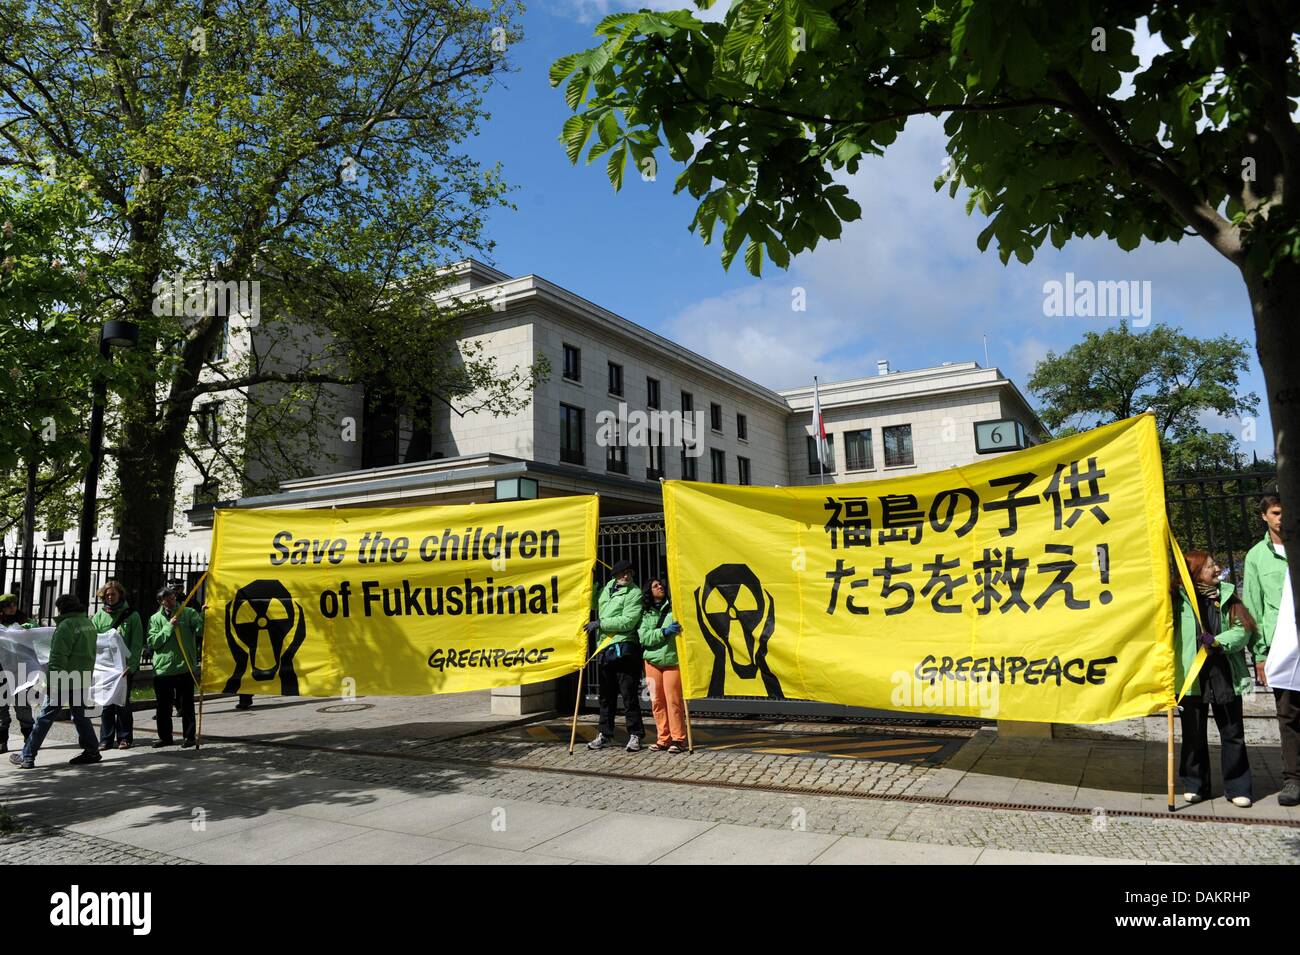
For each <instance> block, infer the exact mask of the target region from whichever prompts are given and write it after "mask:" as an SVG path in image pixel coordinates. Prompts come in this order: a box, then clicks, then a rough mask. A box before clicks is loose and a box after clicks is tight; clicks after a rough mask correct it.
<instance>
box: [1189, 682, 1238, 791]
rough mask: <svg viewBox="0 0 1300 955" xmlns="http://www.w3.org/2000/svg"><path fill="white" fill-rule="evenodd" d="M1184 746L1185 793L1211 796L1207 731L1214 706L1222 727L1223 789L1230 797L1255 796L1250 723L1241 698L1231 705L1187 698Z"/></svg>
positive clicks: (1192, 697) (1220, 730)
mask: <svg viewBox="0 0 1300 955" xmlns="http://www.w3.org/2000/svg"><path fill="white" fill-rule="evenodd" d="M1182 705H1183V716H1182V720H1183V745H1182V747H1181V750H1182V751H1181V753H1180V754H1179V769H1178V772H1179V775H1180V776H1181V777H1182V781H1183V792H1185V793H1196V794H1197V795H1198V796H1200V797H1201V798H1202V799H1209V798H1210V739H1209V734H1208V733H1207V728H1208V725H1209V713H1210V709H1211V708H1213V710H1214V723H1215V725H1216V726H1218V727H1219V750H1220V752H1219V756H1220V760H1221V765H1222V770H1223V791H1224V794H1225V795H1226V796H1227V797H1228V798H1229V799H1233V798H1236V797H1237V796H1246V797H1247V798H1251V799H1253V798H1254V795H1253V794H1254V790H1253V788H1252V787H1251V781H1250V760H1249V759H1248V758H1247V757H1246V724H1245V720H1244V719H1243V717H1242V712H1241V697H1237V698H1236V699H1234V700H1233V701H1232V702H1231V703H1229V704H1228V705H1227V706H1219V705H1217V704H1208V703H1205V702H1204V701H1203V700H1202V699H1201V698H1200V697H1199V696H1185V697H1183V704H1182Z"/></svg>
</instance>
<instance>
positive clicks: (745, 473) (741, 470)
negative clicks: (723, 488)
mask: <svg viewBox="0 0 1300 955" xmlns="http://www.w3.org/2000/svg"><path fill="white" fill-rule="evenodd" d="M736 483H737V484H749V458H742V457H741V456H740V455H736Z"/></svg>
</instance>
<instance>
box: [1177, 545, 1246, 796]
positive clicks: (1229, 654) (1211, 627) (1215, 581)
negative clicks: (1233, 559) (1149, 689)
mask: <svg viewBox="0 0 1300 955" xmlns="http://www.w3.org/2000/svg"><path fill="white" fill-rule="evenodd" d="M1185 560H1186V561H1187V569H1188V572H1189V573H1190V574H1191V578H1192V583H1193V584H1194V585H1195V587H1194V590H1195V593H1193V594H1191V595H1189V594H1187V593H1186V592H1184V591H1182V590H1181V589H1180V590H1179V591H1178V594H1177V599H1176V601H1175V615H1176V617H1175V623H1176V632H1175V634H1174V670H1175V679H1176V682H1175V686H1176V687H1177V688H1178V690H1179V691H1180V692H1182V690H1183V684H1184V682H1185V681H1186V675H1187V673H1188V672H1190V670H1191V667H1192V663H1193V661H1194V660H1195V659H1196V654H1197V652H1198V651H1199V650H1200V649H1201V648H1204V649H1205V650H1206V657H1205V663H1204V664H1203V665H1202V666H1201V670H1200V672H1199V673H1198V674H1197V677H1196V679H1195V681H1194V682H1193V683H1192V684H1191V685H1190V686H1189V687H1187V692H1186V695H1185V696H1184V697H1183V699H1182V724H1183V744H1182V753H1181V766H1180V773H1181V775H1182V780H1183V798H1184V799H1185V800H1186V801H1187V802H1189V803H1192V802H1200V801H1201V800H1203V799H1208V798H1209V797H1210V741H1209V736H1208V734H1207V732H1206V730H1207V726H1208V716H1209V712H1210V710H1211V709H1213V711H1214V722H1215V724H1216V725H1217V726H1218V728H1219V750H1220V755H1221V757H1222V761H1223V767H1222V768H1223V789H1224V793H1225V794H1226V795H1227V797H1228V798H1229V799H1231V800H1232V802H1233V804H1234V805H1237V806H1241V807H1242V808H1245V807H1247V806H1249V805H1250V804H1251V803H1252V801H1253V787H1252V785H1251V777H1250V760H1249V759H1248V757H1247V755H1246V729H1245V719H1244V716H1243V713H1242V705H1241V696H1242V694H1243V693H1251V692H1254V686H1255V679H1254V677H1253V676H1252V675H1251V673H1250V669H1249V668H1248V667H1247V666H1246V654H1245V648H1246V644H1247V643H1248V642H1249V641H1250V639H1251V637H1252V635H1253V634H1254V632H1255V621H1254V618H1252V617H1251V615H1250V611H1249V610H1247V609H1246V606H1245V604H1243V603H1242V602H1241V599H1240V598H1239V597H1238V596H1237V595H1236V593H1235V591H1234V588H1233V586H1232V584H1229V583H1224V582H1220V580H1219V578H1220V576H1221V575H1222V571H1221V569H1220V567H1219V565H1218V562H1217V561H1215V559H1214V558H1213V557H1211V556H1210V555H1209V554H1208V553H1206V552H1205V551H1203V550H1189V551H1188V552H1187V554H1186V555H1185ZM1193 600H1195V601H1196V607H1197V609H1199V611H1200V617H1201V623H1202V624H1203V628H1202V627H1198V626H1197V623H1196V615H1195V612H1194V611H1193V605H1192V601H1193Z"/></svg>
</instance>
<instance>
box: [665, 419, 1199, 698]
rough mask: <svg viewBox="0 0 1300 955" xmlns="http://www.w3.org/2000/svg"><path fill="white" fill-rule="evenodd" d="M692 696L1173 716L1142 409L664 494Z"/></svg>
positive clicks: (1161, 527)
mask: <svg viewBox="0 0 1300 955" xmlns="http://www.w3.org/2000/svg"><path fill="white" fill-rule="evenodd" d="M664 507H665V522H666V531H667V541H668V576H669V580H670V584H671V587H672V591H673V594H674V596H675V598H676V601H675V602H676V605H677V611H676V617H677V619H678V620H679V621H680V623H681V625H682V633H681V635H680V636H679V638H678V646H679V651H680V652H679V656H680V657H681V660H682V669H683V688H684V691H685V695H686V697H687V698H688V699H698V698H701V697H714V698H719V697H758V698H767V699H801V700H816V701H821V702H827V703H838V704H842V705H849V706H865V707H873V708H881V709H889V710H899V711H903V712H915V713H946V714H953V715H958V716H973V717H982V718H986V719H1009V720H1027V721H1042V722H1060V723H1101V722H1108V721H1111V720H1119V719H1125V718H1128V717H1135V716H1144V715H1147V714H1150V713H1153V712H1155V711H1157V710H1162V709H1168V708H1169V707H1171V706H1173V704H1174V653H1173V641H1172V628H1173V612H1172V601H1171V596H1170V589H1169V587H1170V579H1169V559H1168V551H1167V544H1166V540H1167V537H1166V533H1167V532H1166V516H1165V502H1164V478H1163V474H1162V470H1161V465H1160V450H1159V445H1158V442H1157V439H1156V430H1155V422H1154V419H1152V418H1151V417H1150V416H1147V415H1144V416H1140V417H1137V418H1131V419H1129V420H1126V421H1121V422H1117V423H1115V424H1112V425H1107V426H1105V427H1101V428H1097V429H1095V430H1093V431H1089V432H1086V433H1084V434H1080V435H1077V436H1073V437H1069V438H1064V439H1061V440H1058V441H1052V442H1049V443H1047V444H1043V445H1039V446H1037V447H1031V448H1028V449H1026V450H1023V451H1016V452H1012V453H1009V454H1004V455H1001V456H999V457H996V458H992V459H990V460H987V461H981V462H978V463H976V464H971V465H968V466H965V467H959V468H951V469H949V470H946V471H940V472H936V473H929V474H915V475H907V476H904V477H897V478H892V479H888V480H883V481H872V482H867V483H857V484H824V485H814V486H809V487H794V488H766V487H734V486H729V485H713V484H697V483H693V482H683V481H669V482H666V483H665V485H664Z"/></svg>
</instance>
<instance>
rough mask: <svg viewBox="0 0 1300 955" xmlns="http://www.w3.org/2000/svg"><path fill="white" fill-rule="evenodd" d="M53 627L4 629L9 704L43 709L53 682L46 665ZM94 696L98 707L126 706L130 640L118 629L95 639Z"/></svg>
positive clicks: (0, 662) (0, 651) (0, 642)
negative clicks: (110, 705)
mask: <svg viewBox="0 0 1300 955" xmlns="http://www.w3.org/2000/svg"><path fill="white" fill-rule="evenodd" d="M53 636H54V628H53V627H33V628H32V629H30V630H24V629H23V628H22V627H10V628H8V629H6V630H0V668H2V669H3V670H4V673H5V677H6V680H5V682H6V683H7V685H8V688H7V689H6V691H5V696H6V697H7V699H5V700H4V701H3V702H4V704H5V705H6V706H13V705H31V706H32V707H33V708H34V709H39V707H40V706H42V705H43V704H44V702H45V690H46V688H47V687H48V685H49V680H48V678H47V677H46V668H47V667H48V666H49V663H50V639H51V638H52V637H53ZM90 698H91V701H92V702H93V703H94V704H95V706H96V707H104V706H108V705H109V704H114V705H117V706H125V705H126V703H127V698H126V643H125V642H124V641H123V640H122V637H121V635H120V634H119V633H118V632H117V630H116V629H113V630H106V631H105V632H103V633H101V634H100V635H99V637H98V639H97V640H96V642H95V673H94V676H93V677H92V678H91V684H90Z"/></svg>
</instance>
